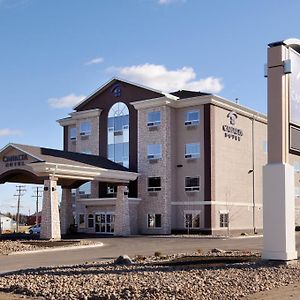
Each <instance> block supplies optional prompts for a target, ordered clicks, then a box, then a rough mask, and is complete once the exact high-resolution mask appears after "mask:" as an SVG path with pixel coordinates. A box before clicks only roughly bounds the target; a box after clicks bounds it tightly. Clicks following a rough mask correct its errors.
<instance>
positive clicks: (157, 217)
mask: <svg viewBox="0 0 300 300" xmlns="http://www.w3.org/2000/svg"><path fill="white" fill-rule="evenodd" d="M148 228H161V214H148Z"/></svg>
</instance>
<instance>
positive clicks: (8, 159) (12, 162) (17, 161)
mask: <svg viewBox="0 0 300 300" xmlns="http://www.w3.org/2000/svg"><path fill="white" fill-rule="evenodd" d="M25 160H28V156H27V154H20V155H11V156H3V159H2V161H3V162H4V163H5V167H7V168H8V167H20V166H24V165H25V162H24V161H25Z"/></svg>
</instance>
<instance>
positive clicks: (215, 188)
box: [212, 106, 267, 230]
mask: <svg viewBox="0 0 300 300" xmlns="http://www.w3.org/2000/svg"><path fill="white" fill-rule="evenodd" d="M229 112H230V110H227V109H224V108H220V107H217V106H212V178H213V180H212V181H213V185H212V200H213V201H214V202H215V205H214V207H213V218H212V227H213V229H214V230H219V229H221V228H220V224H219V221H220V211H228V212H229V219H230V228H231V229H236V230H237V229H245V228H251V227H253V207H254V206H253V202H255V226H256V228H261V227H262V210H261V205H262V167H263V165H265V164H266V162H267V155H266V153H264V147H263V144H264V141H266V136H267V133H266V124H264V123H261V122H259V121H253V118H251V117H246V116H243V115H242V114H238V118H237V120H236V124H235V125H230V123H229V118H228V117H227V115H228V113H229ZM252 122H254V127H253V130H254V133H253V134H254V145H252ZM223 125H229V126H233V127H235V128H238V129H241V130H242V131H243V135H242V136H241V138H240V141H238V140H235V139H231V138H228V137H225V133H224V131H223V128H222V127H223ZM252 149H254V178H255V179H254V181H255V186H254V194H255V197H254V198H253V173H252V171H251V170H253V155H252Z"/></svg>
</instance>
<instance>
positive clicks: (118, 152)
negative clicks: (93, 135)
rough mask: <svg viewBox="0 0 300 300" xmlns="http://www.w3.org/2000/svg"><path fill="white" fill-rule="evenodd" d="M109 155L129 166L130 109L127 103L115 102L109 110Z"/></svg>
mask: <svg viewBox="0 0 300 300" xmlns="http://www.w3.org/2000/svg"><path fill="white" fill-rule="evenodd" d="M107 157H108V159H109V160H112V161H114V162H116V163H118V164H120V165H122V166H124V167H127V168H128V167H129V110H128V107H127V106H126V104H125V103H123V102H117V103H115V104H114V105H113V106H112V107H111V108H110V110H109V112H108V119H107Z"/></svg>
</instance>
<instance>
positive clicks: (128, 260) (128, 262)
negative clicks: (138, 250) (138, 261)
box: [114, 254, 133, 266]
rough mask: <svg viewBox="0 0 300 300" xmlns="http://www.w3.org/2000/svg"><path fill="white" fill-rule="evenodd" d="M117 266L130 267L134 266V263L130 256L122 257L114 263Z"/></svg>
mask: <svg viewBox="0 0 300 300" xmlns="http://www.w3.org/2000/svg"><path fill="white" fill-rule="evenodd" d="M114 264H115V265H119V266H129V265H132V264H133V261H132V260H131V258H130V257H129V256H128V255H126V254H125V255H121V256H119V257H118V258H117V259H116V260H115V261H114Z"/></svg>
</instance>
